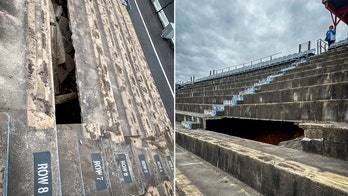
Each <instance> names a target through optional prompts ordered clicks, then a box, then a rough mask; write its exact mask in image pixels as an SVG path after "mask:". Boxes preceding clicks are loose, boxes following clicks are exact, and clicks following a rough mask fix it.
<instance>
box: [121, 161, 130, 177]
mask: <svg viewBox="0 0 348 196" xmlns="http://www.w3.org/2000/svg"><path fill="white" fill-rule="evenodd" d="M121 168H122V171H123V176H128V170H127V165H126V161H121Z"/></svg>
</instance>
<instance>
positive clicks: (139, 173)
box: [58, 124, 174, 195]
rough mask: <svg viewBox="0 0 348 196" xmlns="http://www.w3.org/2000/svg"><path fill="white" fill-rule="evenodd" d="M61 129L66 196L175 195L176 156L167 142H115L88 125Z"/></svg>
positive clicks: (149, 139)
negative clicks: (151, 193) (152, 193)
mask: <svg viewBox="0 0 348 196" xmlns="http://www.w3.org/2000/svg"><path fill="white" fill-rule="evenodd" d="M58 129H59V131H58V138H59V157H60V167H61V168H62V169H61V179H62V193H63V195H84V194H86V195H144V194H148V193H150V192H156V193H159V194H160V195H168V194H169V193H170V192H173V190H172V188H173V184H172V182H173V180H174V172H173V171H174V164H173V160H172V157H173V154H171V152H172V151H171V150H170V149H168V148H167V147H166V141H165V140H164V139H162V140H161V139H154V138H147V139H145V140H143V139H141V138H140V137H126V138H125V141H123V142H114V141H113V139H112V135H110V133H108V132H103V131H104V130H102V129H101V128H100V127H99V126H97V125H87V124H82V125H81V124H74V125H59V126H58ZM159 144H160V146H158V147H157V146H156V145H159ZM150 146H152V147H150ZM160 148H161V149H160ZM72 179H73V181H72Z"/></svg>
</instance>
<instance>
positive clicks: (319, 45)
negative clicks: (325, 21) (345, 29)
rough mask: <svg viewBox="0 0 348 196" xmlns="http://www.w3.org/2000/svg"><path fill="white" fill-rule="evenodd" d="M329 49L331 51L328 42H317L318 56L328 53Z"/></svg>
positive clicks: (319, 40)
mask: <svg viewBox="0 0 348 196" xmlns="http://www.w3.org/2000/svg"><path fill="white" fill-rule="evenodd" d="M328 49H329V45H328V44H327V43H326V41H324V40H322V39H318V40H317V54H321V53H323V52H326V51H327V50H328Z"/></svg>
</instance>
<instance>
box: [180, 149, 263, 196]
mask: <svg viewBox="0 0 348 196" xmlns="http://www.w3.org/2000/svg"><path fill="white" fill-rule="evenodd" d="M175 150H176V151H175V152H176V153H175V155H176V158H175V161H176V162H175V163H176V168H177V174H176V176H177V178H176V179H175V181H176V192H179V194H178V195H188V194H192V195H195V194H196V195H200V194H201V195H219V196H233V195H235V196H237V195H238V196H239V195H253V196H254V195H261V194H260V193H258V192H256V191H255V190H253V189H252V188H250V187H248V186H247V185H245V184H244V183H242V182H240V181H239V180H237V179H235V178H233V177H232V176H231V175H230V174H228V173H226V172H224V171H222V170H220V169H218V168H216V167H215V166H214V165H211V164H210V163H208V162H206V161H205V160H203V159H201V158H199V157H198V156H197V155H194V154H193V153H191V152H189V151H187V150H185V149H184V148H182V147H180V146H178V145H177V146H176V147H175ZM188 182H189V183H188ZM182 192H184V193H185V194H181V193H182Z"/></svg>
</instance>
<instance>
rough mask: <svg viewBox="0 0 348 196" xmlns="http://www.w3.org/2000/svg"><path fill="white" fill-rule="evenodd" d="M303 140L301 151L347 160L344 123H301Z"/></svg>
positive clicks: (346, 140)
mask: <svg viewBox="0 0 348 196" xmlns="http://www.w3.org/2000/svg"><path fill="white" fill-rule="evenodd" d="M299 126H300V127H301V128H303V129H304V130H305V131H304V136H305V138H304V139H303V140H302V141H301V143H302V146H303V150H304V151H307V152H311V153H317V154H322V155H325V156H329V157H333V158H339V159H343V160H348V157H347V153H348V125H347V124H346V123H343V124H342V123H335V124H318V123H301V124H300V125H299Z"/></svg>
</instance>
